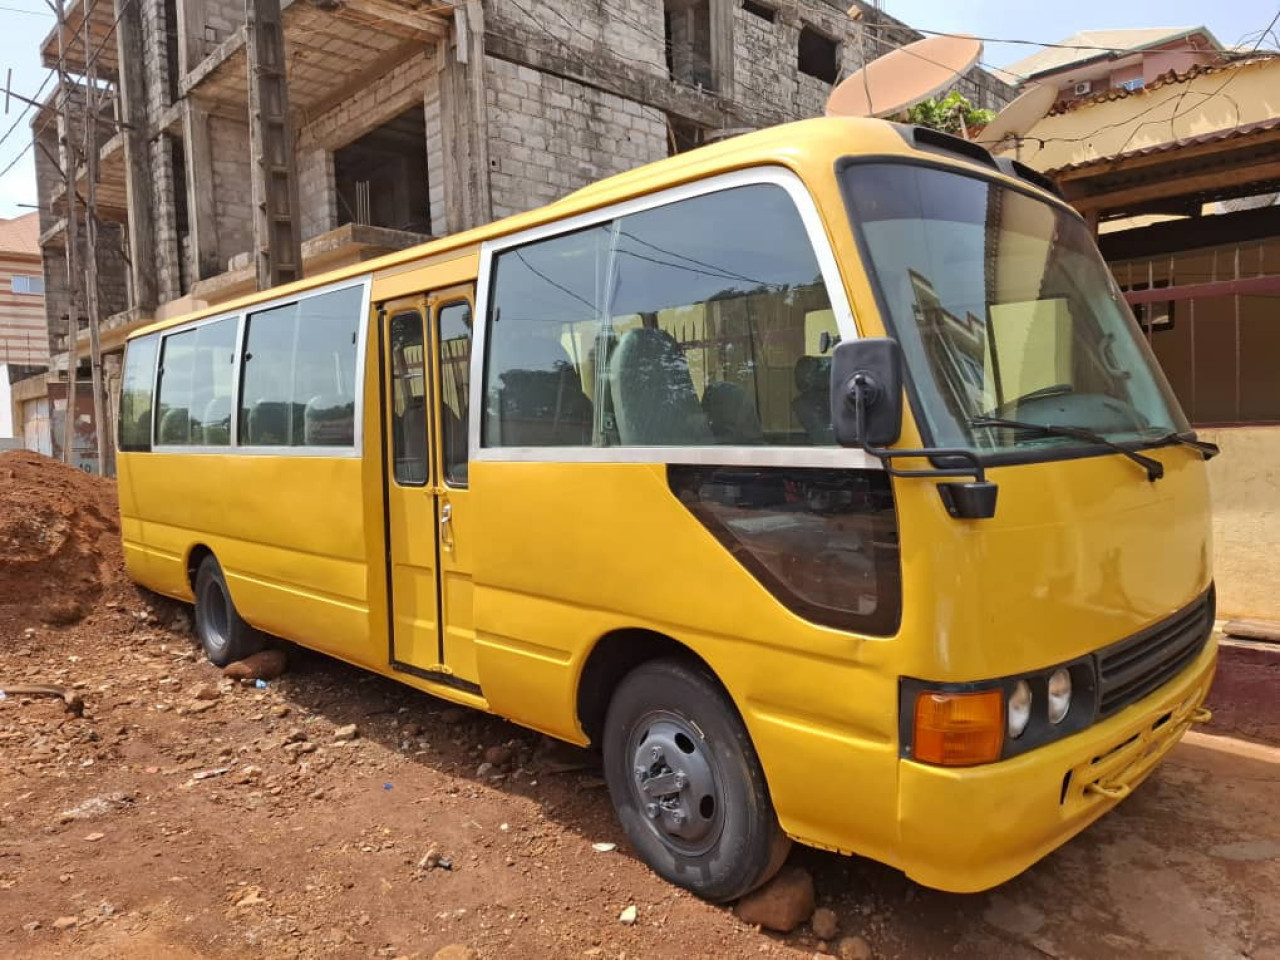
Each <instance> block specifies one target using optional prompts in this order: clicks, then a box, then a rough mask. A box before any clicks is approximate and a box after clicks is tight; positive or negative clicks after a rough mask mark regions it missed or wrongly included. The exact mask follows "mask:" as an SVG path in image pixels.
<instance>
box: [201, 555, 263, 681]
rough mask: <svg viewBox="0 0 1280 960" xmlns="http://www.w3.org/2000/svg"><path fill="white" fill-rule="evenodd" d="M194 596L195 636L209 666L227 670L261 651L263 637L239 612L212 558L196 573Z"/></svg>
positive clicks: (220, 571) (219, 568) (215, 561)
mask: <svg viewBox="0 0 1280 960" xmlns="http://www.w3.org/2000/svg"><path fill="white" fill-rule="evenodd" d="M195 593H196V610H195V613H196V616H195V621H196V636H197V637H198V638H199V639H200V645H201V646H202V647H204V652H205V656H207V657H208V658H209V662H210V663H212V664H214V665H215V666H219V667H225V666H226V665H227V664H229V663H235V662H236V661H237V660H243V659H244V658H245V657H247V656H249V655H250V654H252V653H257V652H258V651H259V650H261V649H262V635H261V634H260V633H258V631H257V630H255V629H253V627H251V626H249V624H247V623H245V621H244V619H243V618H242V617H241V616H240V614H239V613H237V612H236V607H235V604H234V603H232V602H231V591H230V590H228V589H227V580H226V578H225V577H224V576H223V575H222V567H220V566H218V561H217V560H215V559H214V558H213V557H211V556H210V557H205V558H204V560H203V561H202V562H201V564H200V569H199V570H198V571H197V572H196V588H195Z"/></svg>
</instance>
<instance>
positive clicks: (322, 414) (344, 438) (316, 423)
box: [302, 394, 356, 447]
mask: <svg viewBox="0 0 1280 960" xmlns="http://www.w3.org/2000/svg"><path fill="white" fill-rule="evenodd" d="M302 423H303V431H302V442H303V443H305V444H306V445H307V446H309V447H310V446H319V447H349V446H351V445H352V444H353V443H355V439H356V412H355V402H354V401H353V400H352V399H351V398H350V397H347V396H342V395H339V394H333V395H325V394H321V395H319V396H315V397H312V398H311V399H310V400H308V401H307V405H306V407H305V408H304V409H303V411H302Z"/></svg>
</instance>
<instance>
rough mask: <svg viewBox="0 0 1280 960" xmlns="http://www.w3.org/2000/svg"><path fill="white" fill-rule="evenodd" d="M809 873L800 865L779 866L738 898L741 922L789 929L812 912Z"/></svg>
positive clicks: (811, 882)
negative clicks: (775, 872)
mask: <svg viewBox="0 0 1280 960" xmlns="http://www.w3.org/2000/svg"><path fill="white" fill-rule="evenodd" d="M813 907H814V902H813V877H812V876H811V875H810V874H809V871H808V870H805V869H803V868H801V867H783V868H782V870H781V871H780V872H779V873H778V875H777V876H776V877H774V878H773V879H772V880H770V881H769V882H768V883H766V884H765V885H764V886H763V887H761V888H760V889H759V890H757V891H755V892H754V893H749V894H747V896H745V897H743V898H742V899H741V900H740V901H738V906H737V909H736V911H735V912H736V913H737V914H738V919H740V920H742V921H743V922H745V923H754V924H759V925H760V926H762V927H767V928H768V929H770V930H776V931H778V932H779V933H790V932H791V931H792V930H794V929H795V928H796V927H798V926H800V924H802V923H804V922H805V921H806V920H808V919H809V918H810V917H811V916H813Z"/></svg>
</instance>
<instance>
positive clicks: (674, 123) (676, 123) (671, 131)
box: [667, 114, 711, 157]
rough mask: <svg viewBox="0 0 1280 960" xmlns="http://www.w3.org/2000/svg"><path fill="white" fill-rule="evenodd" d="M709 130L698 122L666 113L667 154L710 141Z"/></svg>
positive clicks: (671, 154)
mask: <svg viewBox="0 0 1280 960" xmlns="http://www.w3.org/2000/svg"><path fill="white" fill-rule="evenodd" d="M709 133H710V131H709V130H708V129H707V128H706V127H704V126H702V125H701V124H699V123H694V122H693V121H692V120H685V119H683V118H682V117H677V116H673V115H671V114H668V115H667V156H669V157H670V156H674V155H675V154H677V153H684V152H685V151H686V150H694V149H696V148H698V147H701V146H704V145H706V144H707V143H710V142H711V141H710V140H709V139H708V134H709Z"/></svg>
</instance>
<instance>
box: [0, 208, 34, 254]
mask: <svg viewBox="0 0 1280 960" xmlns="http://www.w3.org/2000/svg"><path fill="white" fill-rule="evenodd" d="M5 253H17V254H21V255H23V256H28V257H38V256H40V215H39V214H38V213H28V214H25V215H24V216H21V217H14V218H13V219H12V220H4V219H0V254H5Z"/></svg>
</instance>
